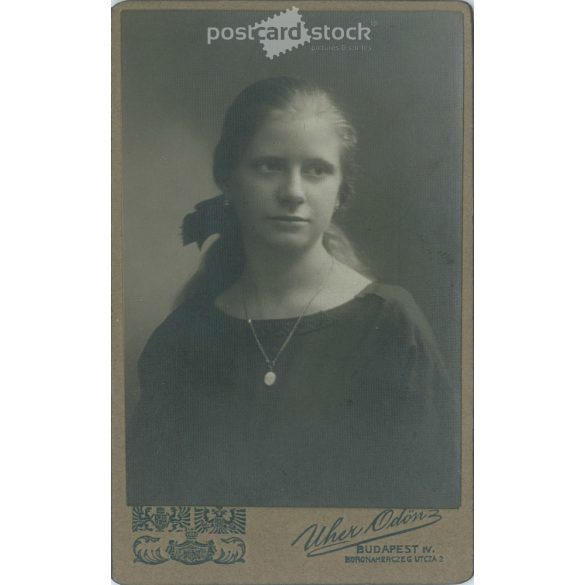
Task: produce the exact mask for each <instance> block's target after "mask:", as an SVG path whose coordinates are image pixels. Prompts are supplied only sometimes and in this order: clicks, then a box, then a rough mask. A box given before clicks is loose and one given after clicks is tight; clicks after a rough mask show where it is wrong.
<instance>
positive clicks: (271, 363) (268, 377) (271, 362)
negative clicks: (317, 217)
mask: <svg viewBox="0 0 585 585" xmlns="http://www.w3.org/2000/svg"><path fill="white" fill-rule="evenodd" d="M334 263H335V260H334V258H333V257H331V265H330V266H329V270H328V271H327V274H326V275H325V278H324V279H323V282H322V283H321V286H320V287H319V288H318V289H317V292H316V293H315V294H314V295H313V296H312V297H311V298H310V299H309V302H308V303H307V304H306V306H305V308H304V309H303V310H302V312H301V314H300V315H299V316H298V318H297V320H296V321H295V323H294V325H293V326H292V328H291V330H290V331H289V333H288V335H287V336H286V338H285V340H284V341H283V343H282V345H281V346H280V349H279V350H278V351H277V352H276V355H275V356H274V357H273V358H272V359H270V358H269V357H268V354H267V353H266V351H265V350H264V347H263V345H262V343H261V342H260V339H259V338H258V335H257V333H256V328H255V327H254V323H253V322H252V319H250V317H249V316H248V307H247V306H246V299H245V295H244V294H243V291H242V305H243V306H244V314H245V315H246V321H247V322H248V325H249V326H250V331H251V332H252V335H253V337H254V341H255V342H256V345H257V347H258V349H259V350H260V353H261V354H262V357H263V358H264V361H265V362H266V366H267V368H268V371H267V372H266V374H265V375H264V384H266V386H272V385H273V384H274V383H275V382H276V372H275V371H274V368H275V367H276V362H277V361H278V358H279V357H280V354H281V353H282V352H283V351H284V350H285V348H286V346H287V345H288V344H289V342H290V340H291V339H292V337H293V335H294V334H295V331H296V330H297V327H298V326H299V325H300V323H301V320H302V319H303V317H304V316H305V315H306V314H307V311H308V310H309V308H310V307H311V305H312V304H313V301H314V300H315V299H316V298H317V297H318V296H319V294H320V293H321V292H322V291H323V289H324V288H325V285H326V284H327V281H328V280H329V277H330V276H331V272H332V271H333V265H334Z"/></svg>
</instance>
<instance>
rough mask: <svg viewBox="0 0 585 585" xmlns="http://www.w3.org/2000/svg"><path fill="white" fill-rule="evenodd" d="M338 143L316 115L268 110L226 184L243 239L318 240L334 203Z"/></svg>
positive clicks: (280, 243) (289, 243) (275, 242)
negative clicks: (268, 113)
mask: <svg viewBox="0 0 585 585" xmlns="http://www.w3.org/2000/svg"><path fill="white" fill-rule="evenodd" d="M341 149H342V143H341V140H340V138H339V136H338V134H337V133H336V131H335V127H334V126H333V124H332V122H331V121H329V120H327V118H326V117H322V116H316V115H314V114H310V113H307V114H303V113H302V112H301V113H286V114H285V113H279V114H272V115H271V116H269V117H268V118H267V120H266V121H265V122H264V123H263V124H262V125H261V126H260V128H259V129H258V132H257V133H256V134H255V136H254V138H253V139H252V141H251V143H250V145H249V146H248V148H247V150H246V151H245V153H244V156H243V157H242V160H241V161H240V163H239V165H238V166H237V167H236V169H235V171H234V173H233V174H232V177H231V179H230V181H229V184H228V189H227V192H228V197H229V199H230V200H231V202H232V204H233V205H234V208H235V212H236V214H237V217H238V221H239V223H240V228H241V231H242V236H243V237H244V240H245V241H247V242H251V243H255V244H263V245H268V246H272V247H274V246H277V247H292V248H295V249H302V248H310V247H311V246H313V245H314V244H316V243H318V242H320V240H321V236H322V234H323V232H324V231H325V230H326V229H327V227H328V226H329V223H330V221H331V217H332V215H333V212H334V211H335V207H336V205H337V202H338V197H339V188H340V186H341V182H342V173H341Z"/></svg>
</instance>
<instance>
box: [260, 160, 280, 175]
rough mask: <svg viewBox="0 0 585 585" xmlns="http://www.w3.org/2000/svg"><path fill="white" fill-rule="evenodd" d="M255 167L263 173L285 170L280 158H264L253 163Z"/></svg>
mask: <svg viewBox="0 0 585 585" xmlns="http://www.w3.org/2000/svg"><path fill="white" fill-rule="evenodd" d="M253 167H254V168H255V169H256V170H257V171H258V172H259V173H263V174H268V173H278V172H280V171H282V170H283V168H284V165H283V164H282V163H281V162H280V161H278V160H262V161H257V162H255V163H254V164H253Z"/></svg>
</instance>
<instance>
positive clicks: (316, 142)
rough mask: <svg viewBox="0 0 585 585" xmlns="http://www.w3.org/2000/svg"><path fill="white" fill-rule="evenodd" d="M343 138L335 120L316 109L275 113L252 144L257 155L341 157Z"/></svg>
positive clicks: (251, 146)
mask: <svg viewBox="0 0 585 585" xmlns="http://www.w3.org/2000/svg"><path fill="white" fill-rule="evenodd" d="M341 148H342V140H341V138H340V136H339V134H338V132H337V129H336V126H335V124H334V123H333V121H332V120H331V119H330V118H329V117H328V116H325V115H319V114H315V113H314V112H309V111H304V112H273V113H271V114H270V115H269V116H268V117H267V118H266V120H264V122H263V123H262V124H261V125H260V126H259V128H258V130H257V132H256V134H255V135H254V137H253V138H252V141H251V143H250V145H249V147H248V154H253V155H254V156H258V155H260V156H262V155H270V156H279V155H282V156H285V155H287V154H289V155H295V154H296V155H303V156H309V157H313V158H315V157H319V156H322V157H326V158H331V157H334V158H335V157H339V155H340V152H341Z"/></svg>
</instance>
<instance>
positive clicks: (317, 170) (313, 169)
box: [303, 164, 331, 177]
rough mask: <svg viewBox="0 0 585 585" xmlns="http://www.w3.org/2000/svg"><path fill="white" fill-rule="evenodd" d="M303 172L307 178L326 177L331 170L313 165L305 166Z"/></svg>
mask: <svg viewBox="0 0 585 585" xmlns="http://www.w3.org/2000/svg"><path fill="white" fill-rule="evenodd" d="M303 172H304V173H305V175H308V176H309V177H322V176H323V175H328V174H329V173H330V172H331V169H330V168H329V167H328V166H326V165H321V164H314V165H309V166H307V167H306V168H305V169H304V171H303Z"/></svg>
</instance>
